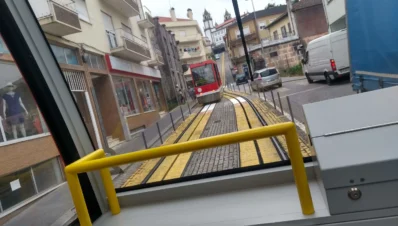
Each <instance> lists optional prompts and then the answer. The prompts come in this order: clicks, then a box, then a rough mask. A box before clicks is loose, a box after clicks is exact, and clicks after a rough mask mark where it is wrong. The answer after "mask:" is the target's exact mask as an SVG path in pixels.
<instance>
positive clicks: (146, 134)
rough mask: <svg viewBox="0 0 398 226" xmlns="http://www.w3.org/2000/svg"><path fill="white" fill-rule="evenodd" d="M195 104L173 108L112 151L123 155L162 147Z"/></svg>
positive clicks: (194, 102) (189, 103)
mask: <svg viewBox="0 0 398 226" xmlns="http://www.w3.org/2000/svg"><path fill="white" fill-rule="evenodd" d="M196 104H197V102H196V100H193V101H190V102H187V103H186V104H184V105H180V106H178V107H176V108H174V109H173V110H172V111H171V112H168V113H167V114H165V115H164V116H163V117H162V118H161V119H159V120H158V121H157V122H155V123H153V124H152V125H150V126H149V127H147V128H145V129H144V130H142V131H140V132H137V133H135V134H133V135H132V137H131V140H129V141H126V142H124V143H122V144H120V145H118V146H117V147H115V150H114V151H115V152H116V154H123V153H128V152H134V151H138V150H143V149H146V148H150V147H157V146H160V145H162V144H163V143H164V141H165V140H166V139H167V138H168V137H169V136H170V134H171V133H172V132H173V131H174V130H175V129H177V127H178V126H179V125H180V124H181V123H182V122H183V121H184V120H185V119H186V118H187V117H188V116H189V115H190V114H191V112H192V108H194V107H195V105H196Z"/></svg>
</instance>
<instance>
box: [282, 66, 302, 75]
mask: <svg viewBox="0 0 398 226" xmlns="http://www.w3.org/2000/svg"><path fill="white" fill-rule="evenodd" d="M279 71H282V73H281V76H283V77H290V76H297V75H302V74H303V68H302V66H301V64H297V65H295V66H293V67H290V68H286V69H283V70H279Z"/></svg>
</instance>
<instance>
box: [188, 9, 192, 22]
mask: <svg viewBox="0 0 398 226" xmlns="http://www.w3.org/2000/svg"><path fill="white" fill-rule="evenodd" d="M187 17H188V18H189V19H190V20H193V14H192V9H189V8H188V10H187Z"/></svg>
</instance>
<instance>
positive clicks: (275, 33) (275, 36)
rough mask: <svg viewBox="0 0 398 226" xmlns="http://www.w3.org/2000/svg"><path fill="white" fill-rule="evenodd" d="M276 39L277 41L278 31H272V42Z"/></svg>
mask: <svg viewBox="0 0 398 226" xmlns="http://www.w3.org/2000/svg"><path fill="white" fill-rule="evenodd" d="M278 39H279V35H278V31H274V40H278Z"/></svg>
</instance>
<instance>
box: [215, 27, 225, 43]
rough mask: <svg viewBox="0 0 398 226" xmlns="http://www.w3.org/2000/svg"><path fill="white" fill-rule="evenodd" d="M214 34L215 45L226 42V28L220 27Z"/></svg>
mask: <svg viewBox="0 0 398 226" xmlns="http://www.w3.org/2000/svg"><path fill="white" fill-rule="evenodd" d="M212 34H213V39H214V44H215V45H220V44H225V43H224V39H223V37H224V36H225V35H226V29H225V28H223V29H219V30H217V31H215V32H213V33H212Z"/></svg>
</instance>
